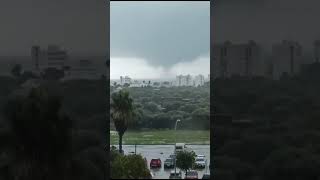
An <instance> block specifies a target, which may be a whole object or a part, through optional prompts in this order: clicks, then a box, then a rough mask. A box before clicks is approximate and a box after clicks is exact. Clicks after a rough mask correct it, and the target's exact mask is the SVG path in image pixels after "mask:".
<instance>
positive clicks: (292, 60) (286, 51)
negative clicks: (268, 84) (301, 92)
mask: <svg viewBox="0 0 320 180" xmlns="http://www.w3.org/2000/svg"><path fill="white" fill-rule="evenodd" d="M301 60H302V47H301V45H300V44H299V43H298V42H295V41H287V40H283V41H282V42H281V43H278V44H274V45H273V46H272V66H273V67H272V71H273V73H272V74H273V78H274V79H279V78H280V77H281V76H282V75H284V74H287V75H294V74H296V73H298V72H299V71H300V65H301Z"/></svg>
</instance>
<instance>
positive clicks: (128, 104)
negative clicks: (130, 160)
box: [111, 90, 134, 153]
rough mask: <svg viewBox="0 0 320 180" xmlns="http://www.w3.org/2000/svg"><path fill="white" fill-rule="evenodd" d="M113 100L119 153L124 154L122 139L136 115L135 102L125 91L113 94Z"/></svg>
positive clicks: (113, 114) (113, 117) (113, 118)
mask: <svg viewBox="0 0 320 180" xmlns="http://www.w3.org/2000/svg"><path fill="white" fill-rule="evenodd" d="M111 100H112V102H111V118H112V120H113V122H114V126H115V128H116V130H117V132H118V135H119V152H121V153H122V137H123V135H124V133H125V132H126V130H127V128H128V125H129V123H131V122H130V121H132V119H133V115H134V106H133V100H132V98H131V97H130V95H129V92H128V91H124V90H121V91H119V92H116V93H113V94H112V96H111Z"/></svg>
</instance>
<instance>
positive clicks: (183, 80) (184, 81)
mask: <svg viewBox="0 0 320 180" xmlns="http://www.w3.org/2000/svg"><path fill="white" fill-rule="evenodd" d="M208 81H210V75H208V78H207V79H206V78H205V77H204V75H202V74H199V75H197V76H194V77H192V76H191V75H189V74H188V75H178V76H176V80H174V81H151V80H141V81H138V80H133V79H131V78H130V77H129V76H120V81H119V83H118V85H120V86H124V85H128V86H130V87H147V86H151V87H173V86H194V87H198V86H203V85H204V84H205V82H208ZM116 84H117V82H111V81H110V85H111V86H115V85H116Z"/></svg>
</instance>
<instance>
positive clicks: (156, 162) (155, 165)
mask: <svg viewBox="0 0 320 180" xmlns="http://www.w3.org/2000/svg"><path fill="white" fill-rule="evenodd" d="M160 167H161V159H160V158H158V159H151V161H150V168H160Z"/></svg>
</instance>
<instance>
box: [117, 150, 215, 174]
mask: <svg viewBox="0 0 320 180" xmlns="http://www.w3.org/2000/svg"><path fill="white" fill-rule="evenodd" d="M187 147H188V148H191V149H192V150H193V151H194V152H195V153H196V154H197V155H198V154H203V155H205V158H206V159H207V164H208V166H209V163H210V145H187ZM134 149H135V148H134V145H124V146H123V150H124V153H125V154H130V153H134ZM136 150H137V154H141V155H142V156H143V157H146V158H147V161H148V167H149V164H150V160H151V159H152V158H160V159H161V161H162V167H161V168H160V169H157V170H154V169H152V170H151V172H152V174H153V175H154V177H153V178H154V179H168V178H169V175H170V171H171V170H174V169H168V170H167V169H166V170H165V169H164V168H163V163H164V161H165V159H166V158H167V157H168V156H169V155H170V154H173V152H174V145H137V149H136ZM149 168H150V167H149ZM205 171H206V169H203V170H199V171H198V174H199V179H200V178H202V175H203V174H204V173H205ZM207 171H208V173H209V171H210V170H209V167H208V168H207ZM182 174H183V176H182V178H184V172H182Z"/></svg>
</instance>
